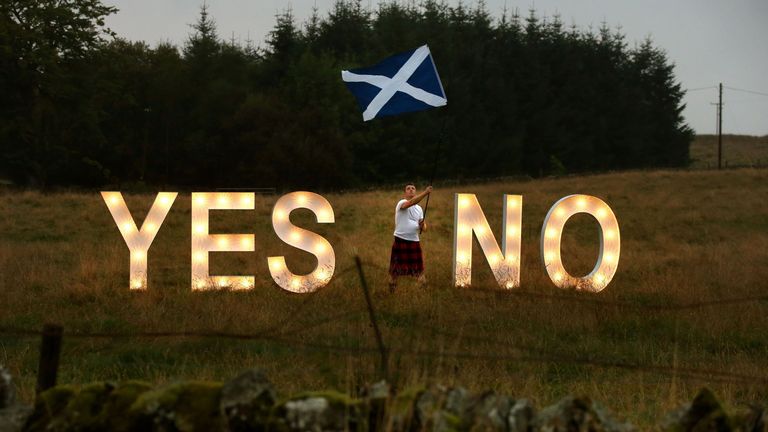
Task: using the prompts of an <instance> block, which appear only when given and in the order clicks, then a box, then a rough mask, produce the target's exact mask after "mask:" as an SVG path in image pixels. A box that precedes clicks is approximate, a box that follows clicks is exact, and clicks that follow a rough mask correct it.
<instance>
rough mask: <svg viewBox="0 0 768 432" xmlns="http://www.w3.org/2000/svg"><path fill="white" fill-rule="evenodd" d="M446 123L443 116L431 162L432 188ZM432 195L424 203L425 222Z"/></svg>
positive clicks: (445, 116) (446, 120) (430, 184)
mask: <svg viewBox="0 0 768 432" xmlns="http://www.w3.org/2000/svg"><path fill="white" fill-rule="evenodd" d="M447 123H448V116H447V115H444V116H443V127H442V128H441V129H440V135H439V136H438V138H437V149H436V150H435V157H434V160H433V161H432V175H431V176H430V178H429V186H432V183H434V181H435V174H436V173H437V160H438V158H439V157H440V147H442V145H443V140H444V139H445V128H446V127H447ZM430 195H432V194H429V195H427V202H426V203H424V218H423V221H424V222H426V221H427V210H429V196H430ZM422 226H423V225H422ZM421 231H422V227H419V234H421Z"/></svg>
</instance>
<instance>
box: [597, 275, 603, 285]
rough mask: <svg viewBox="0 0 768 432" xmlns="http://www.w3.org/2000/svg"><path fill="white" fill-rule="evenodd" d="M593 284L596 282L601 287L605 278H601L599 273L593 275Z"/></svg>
mask: <svg viewBox="0 0 768 432" xmlns="http://www.w3.org/2000/svg"><path fill="white" fill-rule="evenodd" d="M595 282H597V283H598V284H600V285H602V284H603V282H605V276H603V275H602V274H600V273H598V274H596V275H595Z"/></svg>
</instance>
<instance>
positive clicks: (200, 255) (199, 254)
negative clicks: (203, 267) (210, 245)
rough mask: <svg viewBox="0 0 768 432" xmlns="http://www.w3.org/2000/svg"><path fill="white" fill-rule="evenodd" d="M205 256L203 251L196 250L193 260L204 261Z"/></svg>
mask: <svg viewBox="0 0 768 432" xmlns="http://www.w3.org/2000/svg"><path fill="white" fill-rule="evenodd" d="M205 256H206V253H205V252H196V253H195V261H196V262H199V263H201V262H204V261H205Z"/></svg>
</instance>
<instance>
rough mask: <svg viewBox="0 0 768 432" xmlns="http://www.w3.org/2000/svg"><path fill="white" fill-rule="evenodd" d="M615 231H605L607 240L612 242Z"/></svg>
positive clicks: (604, 234)
mask: <svg viewBox="0 0 768 432" xmlns="http://www.w3.org/2000/svg"><path fill="white" fill-rule="evenodd" d="M613 234H614V233H613V231H612V230H605V232H604V233H603V237H605V239H606V240H611V239H612V238H613Z"/></svg>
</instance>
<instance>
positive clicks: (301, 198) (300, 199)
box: [296, 195, 307, 205]
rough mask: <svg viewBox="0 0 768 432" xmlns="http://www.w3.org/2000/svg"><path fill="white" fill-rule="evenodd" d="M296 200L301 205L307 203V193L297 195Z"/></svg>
mask: <svg viewBox="0 0 768 432" xmlns="http://www.w3.org/2000/svg"><path fill="white" fill-rule="evenodd" d="M296 202H297V203H298V204H299V205H304V204H306V203H307V196H306V195H299V196H298V197H296Z"/></svg>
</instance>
